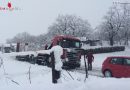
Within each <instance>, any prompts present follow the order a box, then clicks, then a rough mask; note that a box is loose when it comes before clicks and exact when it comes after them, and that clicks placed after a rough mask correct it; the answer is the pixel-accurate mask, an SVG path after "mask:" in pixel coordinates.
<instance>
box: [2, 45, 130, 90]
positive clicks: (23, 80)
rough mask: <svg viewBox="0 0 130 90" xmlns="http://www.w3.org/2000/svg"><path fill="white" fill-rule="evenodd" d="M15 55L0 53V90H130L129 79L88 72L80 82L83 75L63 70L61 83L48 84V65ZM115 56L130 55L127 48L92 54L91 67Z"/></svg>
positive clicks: (129, 49) (49, 70)
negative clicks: (31, 61)
mask: <svg viewBox="0 0 130 90" xmlns="http://www.w3.org/2000/svg"><path fill="white" fill-rule="evenodd" d="M26 53H27V52H26ZM16 54H17V53H9V54H2V53H0V57H1V58H2V59H3V65H2V66H0V90H130V78H101V77H97V76H91V75H89V76H88V78H87V79H86V82H84V79H85V74H83V73H79V72H76V71H73V72H70V74H71V75H72V76H73V78H74V80H73V79H72V78H71V77H70V76H69V75H68V73H67V72H66V71H65V70H63V71H62V74H61V75H62V77H61V79H62V83H59V84H52V78H51V69H50V68H48V67H46V66H39V65H37V64H35V65H34V64H30V63H27V62H21V61H17V60H15V59H14V56H15V55H16ZM23 54H25V53H23ZM119 55H120V56H130V48H126V50H125V51H122V52H113V53H104V54H95V55H94V57H95V60H94V63H93V67H94V68H98V69H101V66H102V62H103V61H104V59H105V58H106V57H107V56H119ZM83 62H84V61H83V57H82V66H81V67H84V63H83ZM29 70H30V74H29ZM29 77H30V78H29Z"/></svg>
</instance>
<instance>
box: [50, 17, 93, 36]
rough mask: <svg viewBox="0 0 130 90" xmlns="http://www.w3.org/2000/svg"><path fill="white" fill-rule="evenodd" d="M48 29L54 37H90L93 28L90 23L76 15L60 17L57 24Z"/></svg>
mask: <svg viewBox="0 0 130 90" xmlns="http://www.w3.org/2000/svg"><path fill="white" fill-rule="evenodd" d="M48 29H49V33H50V34H51V35H52V36H55V35H59V34H61V35H72V36H76V37H82V36H84V37H89V35H90V34H91V33H92V28H91V25H90V24H89V23H88V21H87V20H83V19H81V18H80V17H77V16H74V15H59V16H58V18H57V19H56V21H55V23H53V24H52V25H51V26H50V27H49V28H48Z"/></svg>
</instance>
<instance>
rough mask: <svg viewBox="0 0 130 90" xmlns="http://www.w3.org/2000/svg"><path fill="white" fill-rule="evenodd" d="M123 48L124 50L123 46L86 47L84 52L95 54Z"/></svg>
mask: <svg viewBox="0 0 130 90" xmlns="http://www.w3.org/2000/svg"><path fill="white" fill-rule="evenodd" d="M124 50H125V46H113V47H100V48H95V49H87V50H85V54H87V53H88V52H92V53H93V54H97V53H109V52H117V51H124Z"/></svg>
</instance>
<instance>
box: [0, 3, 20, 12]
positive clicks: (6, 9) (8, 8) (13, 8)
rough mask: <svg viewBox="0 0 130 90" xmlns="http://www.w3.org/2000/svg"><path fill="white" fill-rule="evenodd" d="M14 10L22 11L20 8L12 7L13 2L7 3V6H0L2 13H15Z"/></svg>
mask: <svg viewBox="0 0 130 90" xmlns="http://www.w3.org/2000/svg"><path fill="white" fill-rule="evenodd" d="M14 10H20V8H19V7H15V6H12V3H11V2H8V3H7V6H5V7H4V6H0V11H14Z"/></svg>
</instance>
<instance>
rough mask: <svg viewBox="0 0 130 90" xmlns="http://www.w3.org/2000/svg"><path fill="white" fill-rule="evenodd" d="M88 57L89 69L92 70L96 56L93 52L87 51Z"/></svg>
mask: <svg viewBox="0 0 130 90" xmlns="http://www.w3.org/2000/svg"><path fill="white" fill-rule="evenodd" d="M86 59H87V61H88V70H92V62H93V61H94V56H93V54H92V52H88V53H87V55H86Z"/></svg>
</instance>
